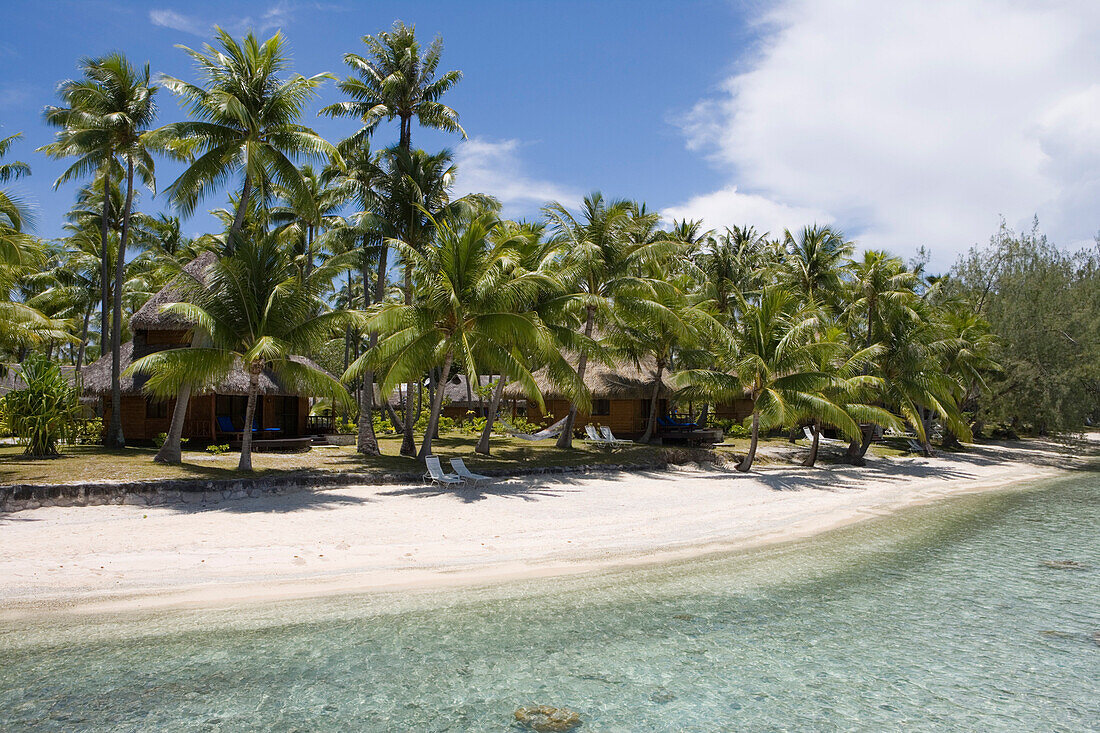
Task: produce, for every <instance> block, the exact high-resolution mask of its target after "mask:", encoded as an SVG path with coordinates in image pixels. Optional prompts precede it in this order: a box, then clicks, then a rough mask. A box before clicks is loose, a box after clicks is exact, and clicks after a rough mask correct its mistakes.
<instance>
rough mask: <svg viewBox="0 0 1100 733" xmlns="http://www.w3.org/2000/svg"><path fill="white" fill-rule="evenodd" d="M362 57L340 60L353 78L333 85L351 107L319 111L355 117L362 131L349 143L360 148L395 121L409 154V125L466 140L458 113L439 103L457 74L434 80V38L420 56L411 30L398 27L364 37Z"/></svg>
mask: <svg viewBox="0 0 1100 733" xmlns="http://www.w3.org/2000/svg"><path fill="white" fill-rule="evenodd" d="M362 40H363V43H364V44H365V45H366V47H367V56H366V57H363V56H360V55H359V54H354V53H348V54H344V63H345V64H347V65H348V66H350V67H351V68H352V70H353V71H354V72H355V74H356V76H349V77H348V78H347V79H345V80H344V81H341V82H339V83H338V84H337V86H338V87H339V89H340V91H342V92H344V93H345V94H347V95H348V96H349V97H351V100H350V101H347V102H337V103H336V104H332V105H329V106H328V107H325V108H324V109H323V110H321V114H324V115H328V116H330V117H358V118H359V119H360V120H361V121H362V123H363V127H362V128H361V129H360V130H359V132H358V133H356V136H355V138H353V139H354V140H355V141H356V143H359V142H362V140H363V139H365V138H366V137H368V136H369V135H370V134H371V133H372V132H373V131H374V129H375V127H377V126H378V123H379V122H380V121H382V120H394V119H396V120H398V121H399V122H400V125H401V129H400V137H399V141H398V147H400V148H402V149H404V150H405V151H409V150H412V120H413V118H416V121H417V122H419V123H420V125H421V126H422V127H428V128H432V129H435V130H443V131H445V132H457V133H459V134H460V135H462V137H463V139H465V138H466V131H465V130H463V129H462V126H461V125H459V124H458V113H457V112H455V111H454V110H453V109H451V108H450V107H448V106H447V105H445V104H443V103H441V102H440V101H439V99H440V98H441V97H442V96H443V95H444V94H446V93H447V91H449V90H450V89H451V88H452V87H454V85H455V84H457V83H458V82H459V81H461V79H462V72H461V71H448V72H446V73H444V74H442V75H441V76H439V78H436V72H437V71H438V69H439V61H440V57H441V56H442V54H443V39H441V38H439V37H437V38H436V39H435V40H434V41H432V43H431V45H430V46H429V47H428V50H427V51H426V52H424V53H423V54H422V53H421V51H420V43H419V42H418V41H417V40H416V27H415V26H407V25H405V24H404V23H402V22H401V21H397V22H396V23H394V24H393V30H392V31H390V32H385V31H384V32H382V33H379V34H378V35H376V36H370V35H368V36H363V39H362Z"/></svg>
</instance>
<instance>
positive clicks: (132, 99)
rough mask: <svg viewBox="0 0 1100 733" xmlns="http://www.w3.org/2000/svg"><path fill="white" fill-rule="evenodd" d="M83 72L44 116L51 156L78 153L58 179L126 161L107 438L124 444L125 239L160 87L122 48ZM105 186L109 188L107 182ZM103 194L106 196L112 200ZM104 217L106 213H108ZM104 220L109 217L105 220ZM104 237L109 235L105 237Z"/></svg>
mask: <svg viewBox="0 0 1100 733" xmlns="http://www.w3.org/2000/svg"><path fill="white" fill-rule="evenodd" d="M81 70H82V72H83V78H82V79H79V80H70V81H66V82H63V83H62V85H61V87H60V89H59V94H60V96H61V98H62V99H63V100H64V101H65V102H66V103H67V104H68V106H67V107H48V108H47V110H46V121H47V122H48V123H49V124H51V125H54V126H56V127H59V128H60V130H59V131H58V133H57V139H56V140H55V141H54V142H53V143H51V144H49V145H47V146H45V147H44V148H43V150H45V151H46V152H47V153H48V154H50V155H51V156H53V157H73V156H75V157H77V158H78V160H77V162H76V163H74V164H73V165H72V166H71V167H70V168H69V170H67V171H66V172H65V173H64V174H62V176H61V178H59V179H58V183H61V182H62V181H64V180H66V179H67V178H69V177H71V176H75V175H79V174H81V173H86V172H89V171H90V170H93V169H99V170H100V171H101V173H102V174H103V175H104V176H105V183H109V175H110V170H111V167H112V165H113V163H114V161H116V160H117V161H118V162H119V163H121V164H123V165H124V166H125V170H126V172H125V178H126V199H125V203H124V204H123V209H122V229H121V233H120V236H119V244H118V253H117V255H116V257H115V272H114V304H113V310H112V317H111V418H110V422H109V424H108V427H107V434H106V437H105V440H104V444H105V445H106V446H107V447H108V448H115V449H118V448H122V447H123V446H124V445H125V444H126V439H125V436H124V435H123V434H122V420H121V415H120V413H121V410H122V390H121V387H120V383H119V380H120V378H121V374H122V368H121V352H122V284H123V281H124V279H125V268H126V245H127V243H128V239H129V236H130V219H131V213H132V210H133V203H134V175H135V173H136V174H137V175H139V176H140V177H141V179H142V181H143V182H144V183H145V184H146V185H148V186H149V187H150V188H152V187H153V185H154V165H153V158H152V156H151V155H150V154H149V151H148V150H147V149H146V146H145V143H144V141H143V137H142V136H143V135H144V133H145V132H146V131H147V130H148V129H149V127H150V126H151V125H152V123H153V121H154V120H155V119H156V114H157V107H156V102H155V101H154V97H155V96H156V93H157V91H158V87H156V86H155V85H154V84H152V82H151V80H150V73H149V64H145V66H144V67H142V69H140V70H138V69H136V68H135V67H134V66H133V65H132V64H131V63H130V62H129V60H127V59H126V57H125V56H123V55H122V54H119V53H113V54H108V55H106V56H102V57H100V58H93V59H85V60H83V61H82V62H81ZM105 190H107V188H106V187H105ZM108 200H109V199H108V198H107V197H104V201H105V202H106V201H108ZM104 218H105V219H106V217H104ZM104 224H106V222H104ZM104 240H106V237H104Z"/></svg>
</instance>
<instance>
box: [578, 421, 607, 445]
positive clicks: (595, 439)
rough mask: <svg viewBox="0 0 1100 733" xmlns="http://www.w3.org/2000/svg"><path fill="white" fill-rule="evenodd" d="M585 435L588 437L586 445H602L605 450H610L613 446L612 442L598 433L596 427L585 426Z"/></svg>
mask: <svg viewBox="0 0 1100 733" xmlns="http://www.w3.org/2000/svg"><path fill="white" fill-rule="evenodd" d="M584 434H585V435H587V436H588V438H586V439H585V441H584V442H585V443H592V444H593V445H600V446H603V447H605V448H609V447H611V445H612V443H611V441H609V440H608V439H607V438H605V437H603V436H602V435H600V434H599V433H598V432H596V426H595V425H585V426H584Z"/></svg>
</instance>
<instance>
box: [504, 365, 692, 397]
mask: <svg viewBox="0 0 1100 733" xmlns="http://www.w3.org/2000/svg"><path fill="white" fill-rule="evenodd" d="M569 361H570V363H571V364H572V365H573V368H574V369H575V368H576V366H577V357H576V356H572V357H570V359H569ZM534 376H535V382H536V383H537V384H538V387H539V390H540V391H541V392H542V396H543V398H544V399H548V400H561V399H569V397H568V396H567V395H566V394H564V393H563V392H562V391H561V388H560V387H559V386H558V385H556V384H553V383H552V382H551V381H550V379H549V376H548V373H547V370H546V369H540V370H538V371H537V372H535V375H534ZM656 380H657V362H656V361H655V360H654V359H652V358H649V357H647V358H644V359H642V360H641V364H640V367H636V366H634V364H633V363H627V362H622V363H619V364H616V365H615V366H614V368H612V367H609V366H607V365H606V364H604V363H602V362H599V361H594V360H592V359H589V360H588V364H587V366H586V367H585V370H584V385H585V386H586V387H588V391H589V393H591V395H592V399H595V400H638V399H649V398H650V397H652V396H653V384H654V382H656ZM674 391H675V390H674V388H673V386H672V383H671V381H670V380H669V374H668V371H667V370H666V371H665V372H664V373H663V374H662V375H661V388H660V392H659V396H660V397H665V398H667V397H669V396H671V395H672V393H673V392H674ZM504 396H505V397H506V398H507V399H517V398H522V397H524V394H523V390H522V389H521V388H520V387H519V385H518V384H516V383H515V382H512V383H509V384H508V385H507V386H505V387H504Z"/></svg>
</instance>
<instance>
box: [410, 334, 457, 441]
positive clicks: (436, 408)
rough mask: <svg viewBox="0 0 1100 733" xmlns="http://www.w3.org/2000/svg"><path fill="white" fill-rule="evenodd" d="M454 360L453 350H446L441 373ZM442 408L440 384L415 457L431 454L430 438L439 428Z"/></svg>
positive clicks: (449, 366) (446, 371) (448, 369)
mask: <svg viewBox="0 0 1100 733" xmlns="http://www.w3.org/2000/svg"><path fill="white" fill-rule="evenodd" d="M453 360H454V352H453V351H448V352H447V356H446V357H444V359H443V373H444V374H448V373H450V371H451V362H452V361H453ZM442 409H443V388H442V386H440V388H439V389H437V390H436V391H435V395H434V396H433V397H432V408H431V412H430V413H429V414H428V429H427V430H425V431H424V442H422V443H421V444H420V453H419V454H417V458H424V456H430V455H431V454H432V438H433V437H435V434H436V430H438V428H439V413H440V411H441V410H442Z"/></svg>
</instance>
